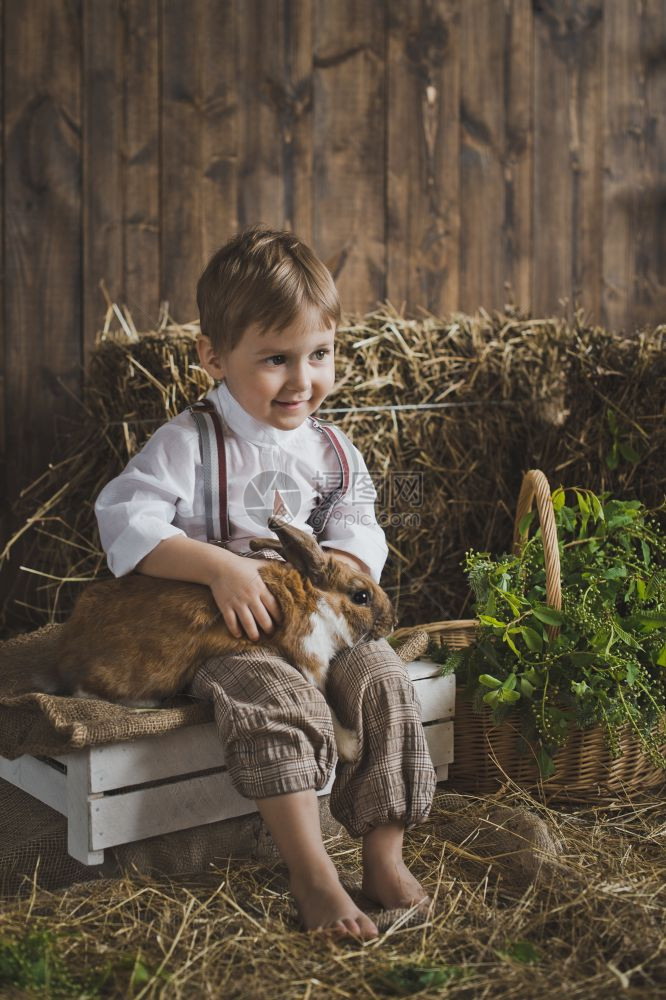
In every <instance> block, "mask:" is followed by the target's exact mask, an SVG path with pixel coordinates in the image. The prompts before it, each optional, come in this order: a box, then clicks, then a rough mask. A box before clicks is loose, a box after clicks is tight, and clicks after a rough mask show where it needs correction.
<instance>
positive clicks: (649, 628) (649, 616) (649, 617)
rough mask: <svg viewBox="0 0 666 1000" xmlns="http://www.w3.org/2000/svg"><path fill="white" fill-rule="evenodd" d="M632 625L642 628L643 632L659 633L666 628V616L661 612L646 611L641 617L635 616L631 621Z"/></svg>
mask: <svg viewBox="0 0 666 1000" xmlns="http://www.w3.org/2000/svg"><path fill="white" fill-rule="evenodd" d="M630 621H631V623H632V624H636V625H638V626H640V630H641V632H643V633H644V634H648V633H649V632H658V631H659V629H662V628H666V615H665V614H661V612H659V611H644V612H642V614H640V615H633V616H632V617H631V619H630Z"/></svg>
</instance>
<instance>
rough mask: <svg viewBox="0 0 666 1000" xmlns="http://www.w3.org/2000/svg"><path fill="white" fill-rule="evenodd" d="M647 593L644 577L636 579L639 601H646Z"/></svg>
mask: <svg viewBox="0 0 666 1000" xmlns="http://www.w3.org/2000/svg"><path fill="white" fill-rule="evenodd" d="M646 592H647V587H646V586H645V580H643V578H642V577H640V576H637V577H636V593H637V594H638V600H639V601H644V600H645V594H646Z"/></svg>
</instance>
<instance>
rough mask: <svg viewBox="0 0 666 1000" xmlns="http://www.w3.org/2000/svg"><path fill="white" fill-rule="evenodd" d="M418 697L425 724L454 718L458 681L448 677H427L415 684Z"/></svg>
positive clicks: (451, 676)
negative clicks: (435, 720)
mask: <svg viewBox="0 0 666 1000" xmlns="http://www.w3.org/2000/svg"><path fill="white" fill-rule="evenodd" d="M414 690H415V692H416V696H417V698H418V699H419V702H420V704H421V713H422V719H423V722H424V723H426V722H432V721H433V720H434V719H450V718H452V717H453V714H454V711H455V704H456V679H455V677H454V675H453V674H449V676H448V677H426V678H423V679H422V680H420V681H416V683H415V684H414Z"/></svg>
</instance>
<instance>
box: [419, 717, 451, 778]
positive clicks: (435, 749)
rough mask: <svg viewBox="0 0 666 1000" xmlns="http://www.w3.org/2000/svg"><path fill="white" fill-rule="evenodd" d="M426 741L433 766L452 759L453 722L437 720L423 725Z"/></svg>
mask: <svg viewBox="0 0 666 1000" xmlns="http://www.w3.org/2000/svg"><path fill="white" fill-rule="evenodd" d="M425 736H426V743H427V744H428V750H429V751H430V756H431V758H432V762H433V764H434V765H435V767H439V766H440V764H450V763H451V762H452V761H453V723H452V722H438V723H435V724H434V725H432V726H426V727H425Z"/></svg>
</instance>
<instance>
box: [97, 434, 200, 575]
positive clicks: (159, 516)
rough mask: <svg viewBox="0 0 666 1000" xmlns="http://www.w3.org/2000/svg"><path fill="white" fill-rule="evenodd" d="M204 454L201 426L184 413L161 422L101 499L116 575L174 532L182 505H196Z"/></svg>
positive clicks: (105, 543)
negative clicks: (197, 467) (197, 471)
mask: <svg viewBox="0 0 666 1000" xmlns="http://www.w3.org/2000/svg"><path fill="white" fill-rule="evenodd" d="M198 458H199V442H198V434H197V430H196V427H194V426H192V427H189V426H188V425H187V423H185V421H181V420H180V418H179V417H176V418H175V420H172V421H170V422H169V423H168V424H164V425H162V426H161V427H159V428H158V429H157V430H156V431H155V433H154V434H153V435H152V437H150V438H149V440H148V441H147V442H146V444H145V445H144V446H143V448H142V449H141V451H140V452H138V454H136V455H134V457H133V458H131V459H130V461H129V462H128V463H127V465H126V466H125V468H124V469H123V471H122V472H121V473H120V475H118V476H116V478H115V479H112V480H111V481H110V482H109V483H107V484H106V486H105V487H104V488H103V490H102V491H101V493H100V494H99V496H98V497H97V500H96V502H95V515H96V517H97V524H98V527H99V534H100V539H101V542H102V548H103V549H104V551H105V552H106V558H107V562H108V565H109V569H110V570H111V572H112V573H113V574H114V576H124V575H125V574H126V573H129V572H131V571H132V570H133V569H134V568H135V567H136V566H137V564H138V563H140V562H141V560H142V559H143V558H144V556H147V555H148V553H149V552H152V550H153V549H154V548H155V546H156V545H158V544H159V542H161V541H163V540H164V539H165V538H170V537H172V536H173V535H184V534H185V532H184V531H182V530H181V529H180V528H176V527H175V526H174V525H173V524H172V521H173V519H174V517H175V516H176V509H177V508H176V504H177V503H179V502H184V504H185V505H186V506H191V505H192V501H193V496H194V483H195V465H196V462H197V461H198Z"/></svg>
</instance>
